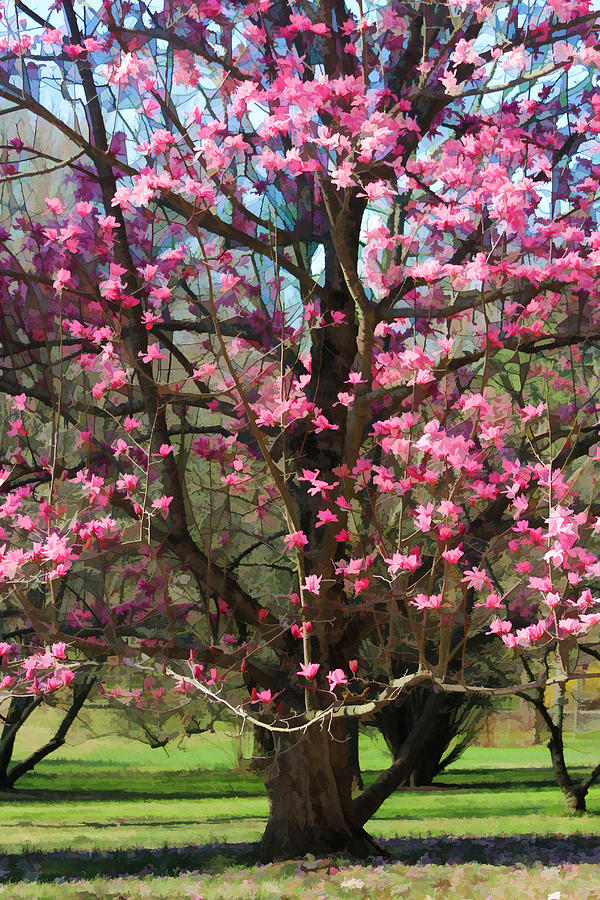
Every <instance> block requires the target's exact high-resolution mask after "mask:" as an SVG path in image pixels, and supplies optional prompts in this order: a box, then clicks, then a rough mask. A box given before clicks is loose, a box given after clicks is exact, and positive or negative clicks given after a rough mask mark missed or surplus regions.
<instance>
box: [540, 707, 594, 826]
mask: <svg viewBox="0 0 600 900" xmlns="http://www.w3.org/2000/svg"><path fill="white" fill-rule="evenodd" d="M548 750H549V751H550V758H551V760H552V769H553V770H554V777H555V778H556V783H557V785H558V786H559V788H560V789H561V791H562V792H563V794H564V797H565V801H566V804H567V809H568V811H569V812H578V813H579V812H586V802H585V800H586V796H587V792H588V789H589V787H588V786H587V785H586V784H585V783H583V782H582V783H579V784H577V783H575V782H574V781H573V779H572V778H571V776H570V774H569V770H568V768H567V764H566V760H565V748H564V743H563V737H562V733H561V730H560V729H559V728H558V727H557V726H556V725H555V726H554V728H553V730H552V731H551V733H550V740H549V742H548Z"/></svg>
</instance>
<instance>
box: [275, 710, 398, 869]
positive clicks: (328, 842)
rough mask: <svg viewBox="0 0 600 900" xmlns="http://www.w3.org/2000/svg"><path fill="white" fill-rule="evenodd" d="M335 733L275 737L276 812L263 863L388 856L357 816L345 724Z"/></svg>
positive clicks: (315, 731) (311, 730)
mask: <svg viewBox="0 0 600 900" xmlns="http://www.w3.org/2000/svg"><path fill="white" fill-rule="evenodd" d="M330 731H331V734H330V733H328V732H327V730H321V729H320V728H318V727H313V728H308V729H307V731H306V733H305V734H302V733H300V732H296V733H294V734H292V735H289V736H288V735H282V734H275V735H274V744H275V748H274V751H273V753H272V754H271V757H270V759H269V760H268V763H267V766H266V769H265V784H266V788H267V795H268V797H269V804H270V813H269V820H268V822H267V827H266V830H265V833H264V835H263V838H262V841H261V844H260V849H259V856H260V859H261V860H264V861H271V860H278V859H290V858H295V857H300V856H305V855H306V854H307V853H311V854H313V855H315V856H327V855H329V854H332V853H343V854H345V855H348V856H354V857H358V858H366V857H368V856H373V855H380V856H381V855H385V854H384V851H383V850H382V848H381V847H379V845H378V844H377V843H376V842H375V841H374V840H373V839H372V838H371V837H370V836H369V835H368V834H367V833H366V832H365V831H364V829H363V828H362V827H361V826H360V825H357V824H356V821H355V818H354V814H353V810H352V770H351V767H350V764H349V758H348V746H347V740H346V736H347V735H346V731H345V725H344V723H343V722H334V723H332V725H331V729H330Z"/></svg>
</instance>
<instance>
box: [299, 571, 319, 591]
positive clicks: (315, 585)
mask: <svg viewBox="0 0 600 900" xmlns="http://www.w3.org/2000/svg"><path fill="white" fill-rule="evenodd" d="M322 578H323V576H322V575H307V576H306V578H305V579H304V584H302V585H301V590H303V591H308V592H309V593H310V594H316V595H318V594H320V593H321V580H322Z"/></svg>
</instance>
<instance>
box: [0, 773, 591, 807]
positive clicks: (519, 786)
mask: <svg viewBox="0 0 600 900" xmlns="http://www.w3.org/2000/svg"><path fill="white" fill-rule="evenodd" d="M587 771H588V770H587V769H586V768H584V767H573V770H572V776H573V778H574V779H577V778H579V777H580V776H584V775H585V773H586V772H587ZM379 774H380V773H379V771H369V770H368V771H365V772H363V778H364V781H365V784H366V785H367V786H368V785H369V784H371V782H373V781H374V780H375V779H376V778H377V776H378V775H379ZM151 775H152V790H149V789H148V780H149V777H150V775H149V773H146V772H144V773H136V772H129V771H124V772H123V774H122V776H120V777H115V775H114V774H113V773H111V774H106V775H103V776H102V777H99V776H98V774H97V773H94V772H92V773H90V774H88V776H87V777H81V778H79V777H73V776H72V774H71V773H69V775H68V776H65V774H63V773H62V772H61V771H59V770H57V771H54V772H53V771H50V772H48V773H46V772H45V773H43V774H42V773H37V772H36V773H34V774H32V775H30V776H27V777H26V778H24V779H23V781H22V782H19V785H18V787H17V790H16V791H15V792H13V793H11V794H0V804H2V803H3V802H13V803H19V804H24V805H25V804H27V803H39V802H40V801H42V802H45V801H50V800H51V801H53V802H59V803H60V802H61V801H62V802H73V801H87V800H101V801H111V802H115V801H124V802H126V801H129V800H152V801H156V800H180V799H187V800H208V799H214V800H218V799H220V798H223V797H224V798H228V797H245V798H251V797H264V796H265V790H264V786H263V781H262V778H261V777H260V775H254V774H241V775H237V774H232V773H225V772H224V773H220V772H215V771H208V772H203V771H200V770H198V771H195V772H194V771H188V772H182V773H179V774H178V775H173V773H171V772H161V771H157V772H153V773H151ZM56 784H59V785H60V788H58V789H53V786H54V785H56ZM528 787H531V788H533V787H535V788H556V782H555V780H554V777H553V775H552V771H551V770H550V769H548V768H541V767H540V768H535V769H533V768H531V769H524V770H523V771H522V772H520V771H515V770H514V769H508V768H507V769H498V770H496V771H495V772H493V773H491V772H488V771H482V772H473V771H469V770H460V769H455V770H453V771H450V772H444V773H443V774H442V775H441V776H440V778H439V780H436V781H435V782H434V783H433V784H432V785H429V786H425V787H422V788H417V789H416V790H417V791H418V792H421V791H422V792H431V791H442V792H443V791H456V792H458V791H488V790H491V791H497V790H502V791H521V790H523V788H528ZM407 791H411V792H415V788H400V789H399V792H401V793H404V792H407Z"/></svg>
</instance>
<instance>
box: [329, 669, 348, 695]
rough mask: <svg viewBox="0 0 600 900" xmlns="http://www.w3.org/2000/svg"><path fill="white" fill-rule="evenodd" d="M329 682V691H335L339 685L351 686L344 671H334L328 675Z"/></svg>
mask: <svg viewBox="0 0 600 900" xmlns="http://www.w3.org/2000/svg"><path fill="white" fill-rule="evenodd" d="M327 681H328V682H329V690H330V691H333V690H334V689H335V688H336V687H337V685H338V684H349V681H348V679H347V678H346V675H345V674H344V670H343V669H333V670H332V671H329V672H328V673H327Z"/></svg>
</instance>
